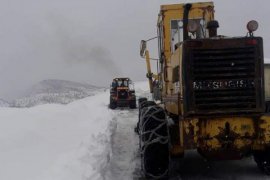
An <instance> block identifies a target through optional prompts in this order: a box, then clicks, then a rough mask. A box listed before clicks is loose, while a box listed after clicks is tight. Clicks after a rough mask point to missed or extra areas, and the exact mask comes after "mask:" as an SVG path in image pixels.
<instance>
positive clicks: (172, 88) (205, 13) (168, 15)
mask: <svg viewBox="0 0 270 180" xmlns="http://www.w3.org/2000/svg"><path fill="white" fill-rule="evenodd" d="M183 14H184V4H172V5H162V6H161V10H160V14H159V18H158V27H160V26H161V27H162V29H163V34H162V36H163V45H162V46H163V49H162V51H163V53H164V58H165V64H164V74H163V76H164V77H163V78H159V79H163V84H164V86H163V89H162V95H163V96H164V97H166V96H171V95H173V94H178V95H180V96H179V97H178V99H179V100H177V101H180V103H178V102H175V100H174V101H169V102H166V103H165V106H166V110H167V111H168V112H170V113H172V114H177V115H179V114H181V112H183V109H182V108H183V104H182V101H181V99H182V88H183V87H182V86H181V85H182V81H181V78H180V79H179V82H177V83H173V79H172V78H173V68H175V67H177V66H178V67H181V64H182V45H181V43H180V44H179V48H177V50H176V51H175V52H172V51H171V49H172V47H171V38H172V37H171V36H172V35H171V21H172V20H183ZM189 19H204V20H205V22H206V23H207V22H208V21H211V20H213V19H214V5H213V3H212V2H206V3H192V8H191V10H190V11H189ZM206 23H205V24H206ZM179 71H180V72H179V73H180V74H182V72H181V68H179ZM150 87H151V86H150Z"/></svg>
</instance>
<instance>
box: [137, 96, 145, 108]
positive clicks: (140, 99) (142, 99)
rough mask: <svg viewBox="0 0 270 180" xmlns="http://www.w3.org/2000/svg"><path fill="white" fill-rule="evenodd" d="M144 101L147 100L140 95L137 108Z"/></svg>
mask: <svg viewBox="0 0 270 180" xmlns="http://www.w3.org/2000/svg"><path fill="white" fill-rule="evenodd" d="M144 101H147V98H146V97H141V98H139V99H138V104H139V108H140V105H141V103H142V102H144Z"/></svg>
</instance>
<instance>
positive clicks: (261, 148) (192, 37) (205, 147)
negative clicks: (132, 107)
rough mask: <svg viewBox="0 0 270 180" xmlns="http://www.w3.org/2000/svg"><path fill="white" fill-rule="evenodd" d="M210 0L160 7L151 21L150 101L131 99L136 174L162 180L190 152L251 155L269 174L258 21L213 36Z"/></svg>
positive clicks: (269, 119)
mask: <svg viewBox="0 0 270 180" xmlns="http://www.w3.org/2000/svg"><path fill="white" fill-rule="evenodd" d="M214 12H215V11H214V5H213V3H212V2H204V3H190V4H172V5H162V6H161V7H160V13H159V15H158V21H157V31H158V35H157V37H156V38H157V39H158V41H157V42H158V47H159V48H158V50H159V59H158V61H157V71H156V74H154V73H153V72H152V71H151V64H150V60H151V57H150V55H149V51H148V50H147V41H149V40H151V39H153V38H151V39H149V40H142V41H141V49H140V55H141V56H142V57H143V58H145V59H146V65H147V78H148V79H149V85H150V92H151V93H153V99H154V100H153V101H147V100H146V99H139V102H140V103H139V121H138V126H137V128H136V130H137V132H138V133H139V137H140V152H141V160H142V171H143V173H144V175H145V176H146V177H149V178H154V179H160V178H164V177H166V176H168V175H169V167H170V166H169V164H170V162H171V159H172V158H174V157H183V156H184V153H185V151H187V150H192V149H196V150H197V152H198V153H199V154H201V155H202V156H203V157H204V158H206V159H209V160H235V159H241V158H243V157H246V156H254V160H255V161H256V163H257V165H258V167H259V168H260V169H261V170H263V171H264V172H266V173H267V174H270V114H269V112H268V109H269V108H266V106H267V104H268V102H267V101H266V100H265V90H264V57H263V40H262V38H261V37H257V36H254V31H256V29H257V28H258V23H257V22H256V21H254V20H252V21H250V22H248V23H247V30H248V31H247V33H245V32H243V34H244V36H243V37H227V36H223V35H218V33H217V29H218V27H219V23H218V21H216V20H215V18H214Z"/></svg>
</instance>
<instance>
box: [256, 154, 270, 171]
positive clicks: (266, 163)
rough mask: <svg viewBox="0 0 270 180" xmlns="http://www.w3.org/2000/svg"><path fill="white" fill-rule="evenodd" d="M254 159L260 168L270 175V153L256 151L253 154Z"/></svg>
mask: <svg viewBox="0 0 270 180" xmlns="http://www.w3.org/2000/svg"><path fill="white" fill-rule="evenodd" d="M253 157H254V160H255V162H256V163H257V166H258V168H259V169H260V170H261V171H263V172H264V173H265V174H267V175H270V151H256V152H254V153H253Z"/></svg>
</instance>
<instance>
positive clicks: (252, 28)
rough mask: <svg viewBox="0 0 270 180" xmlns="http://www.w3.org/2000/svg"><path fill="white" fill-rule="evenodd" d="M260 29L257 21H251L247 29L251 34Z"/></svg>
mask: <svg viewBox="0 0 270 180" xmlns="http://www.w3.org/2000/svg"><path fill="white" fill-rule="evenodd" d="M258 27H259V24H258V22H257V21H255V20H251V21H249V22H248V23H247V29H248V31H249V32H250V33H252V32H254V31H256V30H257V29H258Z"/></svg>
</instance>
